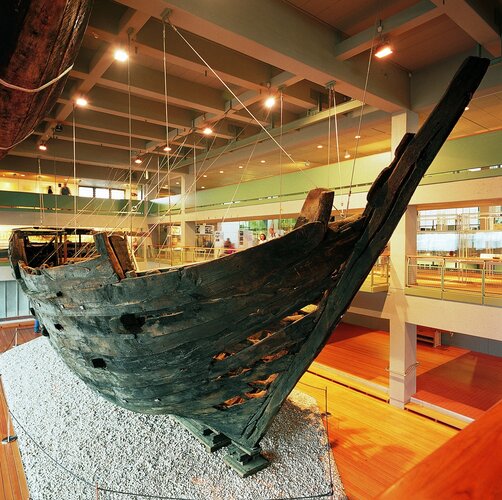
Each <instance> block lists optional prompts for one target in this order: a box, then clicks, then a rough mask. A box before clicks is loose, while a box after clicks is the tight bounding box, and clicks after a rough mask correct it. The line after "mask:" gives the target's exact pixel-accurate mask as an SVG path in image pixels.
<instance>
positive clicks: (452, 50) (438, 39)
mask: <svg viewBox="0 0 502 500" xmlns="http://www.w3.org/2000/svg"><path fill="white" fill-rule="evenodd" d="M389 41H390V42H391V44H392V46H393V48H394V53H393V54H392V56H391V57H392V62H395V63H397V64H399V65H400V66H402V67H403V68H406V69H408V70H410V71H417V70H420V69H422V68H424V67H426V66H428V65H430V64H435V63H437V62H439V61H441V60H443V59H447V58H448V57H451V56H452V55H454V54H458V53H459V52H466V51H467V50H469V49H471V48H473V47H474V46H475V42H474V40H473V39H472V38H471V37H469V36H468V35H467V34H466V33H465V32H464V31H463V30H462V29H460V28H459V27H458V26H457V25H456V24H455V23H454V22H453V21H451V20H450V19H449V18H448V17H447V16H445V15H442V16H439V17H436V18H435V19H432V20H431V21H429V22H428V23H426V24H424V25H421V26H418V27H417V28H415V29H412V30H410V31H407V32H406V33H403V34H401V35H399V36H398V37H397V38H394V39H393V38H392V37H391V38H390V39H389Z"/></svg>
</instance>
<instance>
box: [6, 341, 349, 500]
mask: <svg viewBox="0 0 502 500" xmlns="http://www.w3.org/2000/svg"><path fill="white" fill-rule="evenodd" d="M0 373H1V374H2V381H3V385H4V388H5V392H6V395H7V401H8V404H9V408H10V411H11V412H12V414H13V416H14V418H15V420H14V426H15V430H16V433H17V435H18V436H19V446H20V449H21V454H22V459H23V463H24V466H25V470H26V476H27V480H28V486H29V488H30V493H31V497H32V498H33V499H35V500H45V499H47V500H52V499H58V500H80V499H82V500H83V499H94V498H98V499H99V500H101V499H117V500H121V499H133V498H148V495H154V498H183V499H218V500H220V499H252V500H260V499H268V498H275V499H277V498H291V497H309V496H317V497H318V496H321V495H326V496H327V497H328V498H331V497H330V496H329V492H330V491H331V486H330V477H332V478H333V495H332V498H345V494H344V491H343V487H342V484H341V482H340V479H339V477H338V473H337V471H336V465H335V463H334V460H333V458H332V457H331V455H328V453H329V452H328V448H327V441H326V432H325V430H324V427H323V424H322V421H321V416H320V412H319V409H318V407H317V404H316V401H315V400H314V399H313V398H311V397H310V396H307V395H305V394H303V393H301V392H299V391H294V392H293V393H292V394H291V395H290V397H289V398H288V400H287V401H286V403H285V404H284V406H283V408H282V409H281V411H280V413H279V415H278V416H277V418H276V419H275V420H274V422H273V424H272V426H271V428H270V430H269V431H268V433H267V435H266V436H265V437H264V439H263V440H262V442H261V445H262V448H263V451H264V454H265V455H266V456H267V458H268V459H269V460H271V462H272V463H271V465H270V466H269V467H268V468H267V469H265V470H263V471H261V472H258V473H257V474H256V475H254V476H251V477H248V478H245V479H242V478H240V477H239V476H238V475H237V473H236V472H234V471H233V470H231V469H229V468H228V466H226V465H225V463H224V462H223V459H222V457H223V455H224V454H225V453H226V452H225V449H222V450H218V451H217V452H215V453H213V454H210V453H208V452H206V451H205V449H204V447H203V445H202V444H200V443H199V441H197V439H195V438H194V437H193V436H192V435H191V434H190V433H189V432H188V431H187V430H185V429H184V428H183V427H182V426H181V425H180V424H179V423H177V422H176V421H175V420H174V419H173V418H171V417H170V416H168V415H161V416H151V415H140V414H136V413H132V412H129V411H126V410H123V409H121V408H118V407H116V406H114V405H113V404H111V403H109V402H108V401H105V400H104V399H102V398H101V397H100V396H98V395H97V394H95V393H94V392H93V391H92V390H90V389H89V388H87V387H86V386H85V384H84V383H83V382H82V381H81V380H80V379H78V378H77V377H76V376H75V375H74V374H73V373H71V372H70V371H69V369H68V368H67V367H66V365H64V364H63V362H62V361H60V360H59V358H58V357H57V355H56V353H55V352H54V351H53V349H52V348H51V346H50V345H49V343H48V341H47V339H45V338H41V339H37V340H34V341H31V342H29V343H28V344H24V345H22V346H19V347H17V348H15V349H12V350H11V351H8V352H7V353H5V354H2V355H0ZM49 456H50V457H52V458H54V459H55V460H57V462H59V464H60V465H62V466H63V467H64V468H62V467H61V466H60V465H57V464H55V463H54V462H53V461H52V460H51V458H49ZM328 457H329V459H328ZM330 467H331V474H330ZM65 469H66V470H65ZM96 485H98V486H99V490H98V492H96ZM107 489H108V490H120V491H121V492H126V494H121V493H112V492H109V491H106V490H107ZM150 498H152V497H150Z"/></svg>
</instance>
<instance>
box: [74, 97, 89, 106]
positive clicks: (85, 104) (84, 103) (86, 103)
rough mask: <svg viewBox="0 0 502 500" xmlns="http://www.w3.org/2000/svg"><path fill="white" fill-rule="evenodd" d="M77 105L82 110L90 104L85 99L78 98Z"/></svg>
mask: <svg viewBox="0 0 502 500" xmlns="http://www.w3.org/2000/svg"><path fill="white" fill-rule="evenodd" d="M75 104H76V105H77V106H79V107H80V108H85V107H86V106H87V105H88V104H89V101H88V100H87V99H86V98H85V97H82V96H81V97H77V99H76V100H75Z"/></svg>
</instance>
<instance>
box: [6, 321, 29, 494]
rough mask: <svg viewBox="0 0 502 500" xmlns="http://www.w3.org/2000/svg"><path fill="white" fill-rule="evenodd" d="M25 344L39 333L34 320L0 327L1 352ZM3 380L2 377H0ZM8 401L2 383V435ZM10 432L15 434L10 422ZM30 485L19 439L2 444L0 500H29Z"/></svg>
mask: <svg viewBox="0 0 502 500" xmlns="http://www.w3.org/2000/svg"><path fill="white" fill-rule="evenodd" d="M16 329H17V343H18V344H24V343H25V342H28V341H29V340H32V339H33V338H35V337H38V335H35V334H34V333H33V321H31V322H29V323H20V324H19V325H17V326H16V325H12V326H9V327H8V328H7V327H0V353H3V352H5V351H6V350H8V349H10V348H12V347H13V346H14V344H15V342H16ZM0 380H1V378H0ZM7 418H8V413H7V403H6V401H5V394H4V392H3V386H2V385H1V383H0V436H1V439H3V438H5V437H6V436H7ZM10 425H11V427H10V429H11V431H10V434H11V435H12V434H15V432H14V428H13V426H12V422H10ZM29 497H30V495H29V493H28V486H27V484H26V478H25V475H24V469H23V464H22V462H21V455H20V454H19V447H18V444H17V441H14V442H11V443H8V444H0V500H28V499H29Z"/></svg>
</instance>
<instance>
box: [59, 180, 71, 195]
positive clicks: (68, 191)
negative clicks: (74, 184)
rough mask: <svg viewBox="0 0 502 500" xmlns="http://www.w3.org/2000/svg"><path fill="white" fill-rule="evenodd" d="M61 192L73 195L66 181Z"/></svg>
mask: <svg viewBox="0 0 502 500" xmlns="http://www.w3.org/2000/svg"><path fill="white" fill-rule="evenodd" d="M61 194H62V195H66V196H69V195H71V191H70V188H69V187H68V184H67V183H66V182H65V183H64V184H63V187H62V188H61Z"/></svg>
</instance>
